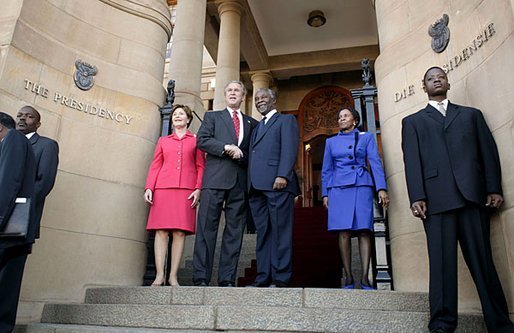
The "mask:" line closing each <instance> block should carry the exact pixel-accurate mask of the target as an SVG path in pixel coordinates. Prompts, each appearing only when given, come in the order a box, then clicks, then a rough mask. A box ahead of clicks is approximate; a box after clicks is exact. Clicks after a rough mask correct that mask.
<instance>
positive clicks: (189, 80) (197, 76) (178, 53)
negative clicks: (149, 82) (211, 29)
mask: <svg viewBox="0 0 514 333" xmlns="http://www.w3.org/2000/svg"><path fill="white" fill-rule="evenodd" d="M206 8H207V3H206V0H188V1H179V2H178V4H177V12H176V19H175V29H174V31H173V45H172V53H171V59H170V70H169V78H170V79H173V80H175V84H176V86H175V104H186V105H188V106H189V107H191V108H192V109H193V110H195V111H196V112H197V113H198V114H199V115H200V117H202V116H203V114H204V112H205V108H204V106H203V103H202V99H201V97H200V86H201V78H202V57H203V41H204V34H205V11H206ZM199 127H200V122H199V120H197V119H194V120H193V123H192V124H191V130H193V131H196V130H197V129H198V128H199Z"/></svg>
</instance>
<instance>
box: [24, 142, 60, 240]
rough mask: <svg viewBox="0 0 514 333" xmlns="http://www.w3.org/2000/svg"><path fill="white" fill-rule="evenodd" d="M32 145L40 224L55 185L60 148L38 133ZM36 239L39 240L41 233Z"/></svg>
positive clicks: (37, 216)
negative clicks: (47, 198)
mask: <svg viewBox="0 0 514 333" xmlns="http://www.w3.org/2000/svg"><path fill="white" fill-rule="evenodd" d="M30 143H31V144H32V149H33V150H34V155H35V157H36V170H37V171H36V189H35V192H36V193H35V194H36V220H37V223H38V224H39V222H40V221H41V216H42V215H43V206H44V205H45V198H46V196H47V195H48V194H49V193H50V191H51V190H52V188H53V187H54V184H55V177H56V175H57V165H58V164H59V146H58V145H57V142H55V141H54V140H52V139H50V138H47V137H44V136H40V135H39V134H37V133H34V135H33V136H32V137H31V138H30ZM38 230H39V228H38ZM36 238H39V232H38V233H37V235H36Z"/></svg>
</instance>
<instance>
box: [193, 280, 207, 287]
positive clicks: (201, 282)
mask: <svg viewBox="0 0 514 333" xmlns="http://www.w3.org/2000/svg"><path fill="white" fill-rule="evenodd" d="M195 286H196V287H207V286H208V284H207V282H205V281H204V280H201V281H197V282H195Z"/></svg>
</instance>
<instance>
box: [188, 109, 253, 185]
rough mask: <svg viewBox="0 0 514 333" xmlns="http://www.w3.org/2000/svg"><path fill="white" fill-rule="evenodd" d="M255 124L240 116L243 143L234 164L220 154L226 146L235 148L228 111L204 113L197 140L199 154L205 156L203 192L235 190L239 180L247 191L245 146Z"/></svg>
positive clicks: (233, 133) (234, 136) (250, 119)
mask: <svg viewBox="0 0 514 333" xmlns="http://www.w3.org/2000/svg"><path fill="white" fill-rule="evenodd" d="M257 124H258V122H257V121H256V120H255V119H253V118H252V117H249V116H247V115H244V114H243V128H244V132H243V141H242V142H241V144H240V145H239V148H240V149H241V150H242V151H243V158H242V159H240V160H239V161H235V160H233V159H231V158H230V157H228V156H226V155H225V154H224V153H223V151H224V146H225V145H226V144H235V145H237V138H236V131H235V129H234V123H233V122H232V117H231V116H230V114H229V113H228V111H227V109H225V110H221V111H208V112H206V113H205V116H204V119H203V122H202V126H200V129H199V130H198V134H197V138H196V140H197V144H198V147H199V148H200V150H202V151H204V152H206V153H207V156H206V160H205V170H204V174H203V183H202V188H208V189H219V190H228V189H231V188H232V187H234V185H235V184H236V180H237V179H238V178H239V181H240V183H241V185H242V186H244V188H246V166H247V162H248V145H249V144H250V135H251V133H252V129H253V128H254V127H255V126H256V125H257Z"/></svg>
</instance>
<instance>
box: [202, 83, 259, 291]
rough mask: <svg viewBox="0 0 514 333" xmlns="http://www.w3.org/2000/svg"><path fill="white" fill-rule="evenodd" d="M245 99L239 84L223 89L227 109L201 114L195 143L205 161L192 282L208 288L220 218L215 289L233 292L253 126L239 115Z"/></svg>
mask: <svg viewBox="0 0 514 333" xmlns="http://www.w3.org/2000/svg"><path fill="white" fill-rule="evenodd" d="M245 95H246V89H245V87H244V85H243V83H242V82H240V81H231V82H229V83H228V84H227V85H226V86H225V100H226V102H227V107H226V108H225V109H224V110H220V111H210V112H206V113H205V116H204V120H203V123H202V126H201V127H200V129H199V130H198V136H197V144H198V147H199V148H200V149H201V150H202V151H204V152H205V153H206V154H207V156H206V162H205V171H204V175H203V183H202V193H201V194H200V207H199V210H198V219H197V229H196V238H195V248H194V254H193V283H194V284H195V285H196V286H208V285H209V283H210V280H211V274H212V267H213V261H214V250H215V248H216V238H217V234H218V226H219V222H220V217H221V211H222V210H223V209H224V210H225V228H224V231H223V238H222V244H221V253H220V263H219V272H218V285H219V286H221V287H233V286H235V282H236V272H237V263H238V261H239V253H240V251H241V243H242V240H243V231H244V226H245V224H246V216H247V206H248V205H247V196H246V166H247V161H248V145H249V143H250V135H251V133H252V130H253V128H254V127H255V126H256V125H257V124H258V122H257V121H256V120H255V119H253V118H251V117H249V116H247V115H245V114H243V113H241V110H240V107H241V103H242V102H243V100H244V97H245Z"/></svg>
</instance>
